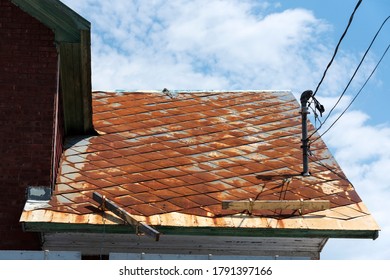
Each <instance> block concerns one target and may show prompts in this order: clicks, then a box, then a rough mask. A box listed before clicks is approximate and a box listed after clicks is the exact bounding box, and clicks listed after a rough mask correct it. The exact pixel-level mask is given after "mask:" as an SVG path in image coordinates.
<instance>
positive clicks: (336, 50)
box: [313, 0, 362, 97]
mask: <svg viewBox="0 0 390 280" xmlns="http://www.w3.org/2000/svg"><path fill="white" fill-rule="evenodd" d="M361 3H362V0H359V1H358V3H357V4H356V6H355V9H354V10H353V12H352V14H351V16H350V18H349V21H348V24H347V27H346V28H345V30H344V32H343V34H342V35H341V37H340V39H339V41H338V43H337V45H336V48H335V50H334V52H333V56H332V58H331V60H330V61H329V63H328V65H327V66H326V68H325V71H324V73H323V74H322V78H321V80H320V82H319V83H318V85H317V87H316V89H315V91H314V93H313V97H314V96H315V95H316V94H317V91H318V89H319V88H320V86H321V84H322V82H323V81H324V79H325V76H326V74H327V72H328V70H329V68H330V66H331V65H332V63H333V60H334V59H335V57H336V54H337V52H338V49H339V47H340V44H341V42H342V41H343V39H344V37H345V35H346V34H347V32H348V29H349V27H350V25H351V23H352V21H353V17H354V15H355V12H356V11H357V9H358V8H359V6H360V4H361Z"/></svg>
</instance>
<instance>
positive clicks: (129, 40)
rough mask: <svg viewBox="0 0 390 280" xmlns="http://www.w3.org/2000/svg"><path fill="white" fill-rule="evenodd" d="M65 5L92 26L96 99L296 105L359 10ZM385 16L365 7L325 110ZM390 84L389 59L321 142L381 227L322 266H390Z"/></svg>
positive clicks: (287, 1) (244, 1)
mask: <svg viewBox="0 0 390 280" xmlns="http://www.w3.org/2000/svg"><path fill="white" fill-rule="evenodd" d="M63 2H64V3H65V4H67V5H68V6H69V7H71V8H72V9H73V10H75V11H76V12H78V13H79V14H80V15H82V16H83V17H85V18H86V19H88V20H89V21H91V23H92V53H93V54H92V67H93V69H92V71H93V89H94V90H116V89H124V90H140V89H160V90H162V89H163V88H168V89H189V90H191V89H192V90H198V89H217V90H228V89H243V90H249V89H258V90H261V89H275V90H284V89H288V90H291V91H292V92H293V93H294V94H295V96H296V97H299V96H300V94H301V92H303V91H304V90H306V89H312V90H314V89H315V87H316V85H317V83H318V82H319V80H320V78H321V75H322V73H323V71H324V70H325V67H326V65H327V64H328V62H329V60H330V58H331V56H332V54H333V50H334V48H335V46H336V44H337V42H338V40H339V38H340V36H341V34H342V32H343V31H344V28H345V27H346V25H347V22H348V19H349V16H350V14H351V13H352V11H353V9H354V7H355V5H356V3H357V2H358V1H357V0H343V1H339V0H327V1H319V0H318V1H310V0H294V1H292V0H284V1H262V0H224V1H217V0H211V1H206V0H197V1H196V0H194V1H184V0H172V1H163V0H153V1H128V0H111V1H99V0H83V1H79V0H63ZM389 15H390V1H388V0H365V1H363V2H362V4H361V5H360V7H359V9H358V10H357V12H356V14H355V18H354V21H353V23H352V25H351V27H350V29H349V31H348V34H347V35H346V37H345V38H344V40H343V42H342V44H341V46H340V49H339V52H338V55H337V56H336V59H335V61H334V63H333V64H332V67H331V68H330V70H329V72H328V74H327V76H326V78H325V80H324V82H323V84H322V86H321V87H320V89H319V91H318V94H317V95H316V97H317V99H318V100H319V101H320V102H321V103H323V104H324V105H325V108H326V109H327V111H329V109H330V108H331V107H332V106H333V104H334V103H335V101H336V100H337V98H338V97H339V96H340V94H341V92H342V91H343V89H344V87H345V86H346V84H347V82H348V80H349V79H350V77H351V75H352V73H353V71H354V70H355V68H356V67H357V65H358V63H359V61H360V59H361V57H362V55H363V53H364V52H365V50H366V48H367V47H368V45H369V44H370V41H371V39H372V38H373V36H374V35H375V33H376V31H377V30H378V28H379V27H380V25H381V24H382V22H383V21H384V20H385V18H386V17H388V16H389ZM389 35H390V20H389V22H388V23H387V24H386V25H385V26H384V28H383V30H382V32H381V33H380V34H379V36H378V38H377V41H376V42H375V43H374V45H373V47H372V49H371V51H370V53H369V54H368V56H367V59H366V60H365V61H364V63H363V64H362V67H361V69H360V71H359V72H358V74H357V75H356V77H355V78H354V80H353V81H352V83H351V86H350V87H349V89H348V90H347V91H346V94H345V96H344V98H343V99H342V101H341V102H340V106H338V107H337V108H336V110H335V111H334V113H333V114H332V116H331V117H330V118H329V121H328V122H327V125H328V124H331V123H332V121H333V120H334V119H335V117H337V116H338V115H339V114H340V112H341V111H342V110H343V108H344V107H345V106H346V105H347V104H348V103H349V102H350V100H351V99H352V98H353V96H354V95H355V94H356V93H357V91H358V90H359V89H360V87H361V85H362V84H363V83H364V82H365V80H366V78H367V77H368V75H369V74H370V72H371V71H372V69H373V68H374V67H375V65H376V63H377V61H378V60H379V58H380V57H381V55H382V53H383V52H384V50H385V49H386V47H387V46H388V44H389V43H390V41H389V38H390V36H389ZM389 52H390V51H389ZM389 77H390V53H389V54H387V55H386V56H385V58H384V59H383V61H382V63H381V65H380V66H379V67H378V69H377V71H376V73H375V75H374V76H373V77H372V78H371V79H370V81H369V82H368V84H367V86H366V87H365V89H364V90H363V91H362V93H361V94H360V96H359V98H358V99H357V100H356V101H355V102H354V103H353V106H352V107H351V108H350V109H349V110H348V111H347V113H346V114H344V115H343V117H342V118H341V119H340V120H339V121H338V122H337V123H336V125H335V126H334V127H333V128H332V129H331V130H330V131H329V132H328V133H327V134H326V135H325V136H324V140H325V142H326V143H327V145H328V147H329V148H330V149H331V151H332V153H333V155H334V156H335V158H336V160H337V161H338V162H339V164H340V165H341V167H342V169H343V170H344V171H345V173H346V174H347V176H348V178H349V179H350V180H351V181H352V183H353V184H354V186H355V188H356V189H357V192H358V193H359V194H360V196H361V198H362V199H363V201H364V202H365V204H366V205H367V206H368V208H369V210H370V211H371V212H372V214H373V215H374V217H375V218H376V220H377V222H378V223H379V225H380V226H381V229H382V231H381V232H380V237H379V238H378V239H377V240H376V241H372V240H330V241H329V242H328V244H327V245H326V246H325V249H324V251H323V253H322V258H323V259H390V219H389V218H388V213H390V204H389V203H388V201H389V199H390V114H389V109H388V106H389V104H390V81H389ZM343 106H344V107H343ZM324 128H326V125H325V126H324Z"/></svg>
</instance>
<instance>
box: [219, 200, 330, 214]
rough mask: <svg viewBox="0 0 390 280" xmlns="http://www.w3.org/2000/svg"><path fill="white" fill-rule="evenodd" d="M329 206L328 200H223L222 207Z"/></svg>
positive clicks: (326, 207)
mask: <svg viewBox="0 0 390 280" xmlns="http://www.w3.org/2000/svg"><path fill="white" fill-rule="evenodd" d="M329 208H330V201H329V200H238V201H237V200H225V201H222V209H229V210H238V211H243V210H248V211H249V212H250V213H251V212H252V210H277V209H285V210H303V209H310V210H318V211H320V210H326V209H329Z"/></svg>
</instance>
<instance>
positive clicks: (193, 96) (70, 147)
mask: <svg viewBox="0 0 390 280" xmlns="http://www.w3.org/2000/svg"><path fill="white" fill-rule="evenodd" d="M93 109H94V115H93V119H94V127H95V129H96V130H97V131H98V132H99V134H100V135H98V136H92V137H88V138H69V139H68V140H67V149H66V150H65V152H64V154H63V156H62V161H61V166H60V170H59V174H58V181H57V185H56V189H55V191H54V195H53V196H52V199H51V201H50V202H49V204H50V206H49V207H47V206H46V207H43V208H42V209H40V210H33V211H24V213H23V215H22V218H21V221H22V222H27V223H28V222H32V221H34V222H44V223H47V222H49V223H50V222H52V223H61V222H66V221H65V218H64V217H68V218H69V217H70V216H72V217H73V219H74V221H75V222H74V223H76V224H77V223H80V224H82V223H94V224H97V225H98V224H101V223H102V220H101V219H98V218H96V215H97V213H98V212H99V211H98V206H99V205H98V204H97V203H96V202H95V201H94V200H93V199H92V194H93V192H99V193H100V194H101V195H104V196H106V197H107V198H108V199H110V200H111V201H113V202H115V204H117V205H119V206H120V207H121V208H122V209H125V210H126V211H127V212H128V213H129V214H131V215H134V217H137V219H140V220H141V221H147V222H148V224H150V225H153V226H169V227H176V226H177V227H197V226H203V227H217V228H218V227H235V228H236V227H245V225H246V226H247V227H250V228H274V229H276V228H280V229H297V228H299V229H305V230H306V229H308V230H311V229H312V230H317V229H325V230H341V231H342V230H364V231H367V236H364V237H375V236H376V235H377V231H378V230H379V228H378V226H377V225H376V223H375V221H374V220H373V218H372V217H371V215H370V213H369V212H368V211H367V209H366V208H365V206H364V204H363V203H362V201H361V199H360V197H359V196H358V194H357V193H356V191H355V189H354V187H353V186H352V184H351V183H350V182H349V181H348V180H347V179H346V177H345V175H344V174H343V172H342V170H341V169H340V167H339V166H338V164H337V163H336V161H335V160H334V158H333V157H332V155H331V154H330V153H329V151H328V149H327V147H326V146H325V144H324V143H323V142H322V140H318V141H315V142H314V143H313V145H312V147H311V151H312V152H313V154H314V155H315V157H313V158H312V161H311V162H310V172H311V176H301V172H302V150H301V148H300V147H301V116H300V114H299V104H298V102H297V101H296V99H295V98H294V96H293V95H292V94H291V93H290V92H287V91H235V92H215V91H211V92H175V95H174V96H173V95H168V94H164V93H161V92H157V91H156V92H120V93H113V92H95V93H93ZM309 128H310V131H314V128H313V127H312V126H309ZM313 199H314V200H328V201H329V202H330V209H328V210H321V211H318V210H310V209H300V210H299V211H297V210H296V209H295V210H294V209H276V210H275V209H274V210H267V209H259V210H256V209H253V210H252V211H250V213H248V210H243V211H238V210H232V209H223V207H222V202H223V201H227V200H228V201H242V200H254V201H257V200H273V201H281V200H304V201H305V200H313ZM34 211H35V215H34ZM237 215H240V217H242V216H243V215H244V216H247V217H251V221H245V222H243V223H236V222H233V223H232V222H229V221H228V219H229V217H232V216H237ZM32 216H33V218H32ZM87 217H88V218H87ZM77 221H79V222H77ZM351 221H353V222H351ZM113 223H114V224H115V223H117V221H114V222H113Z"/></svg>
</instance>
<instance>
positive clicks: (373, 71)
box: [311, 44, 390, 143]
mask: <svg viewBox="0 0 390 280" xmlns="http://www.w3.org/2000/svg"><path fill="white" fill-rule="evenodd" d="M389 48H390V44H389V45H388V46H387V48H386V50H385V51H384V53H383V55H382V57H381V58H380V60H379V61H378V63H377V64H376V66H375V68H374V69H373V70H372V71H371V74H370V75H369V76H368V78H367V79H366V81H365V82H364V84H363V85H362V87H361V88H360V90H359V91H358V93H357V94H356V95H355V97H354V98H353V99H352V100H351V102H350V103H349V104H348V106H347V107H346V108H345V109H344V111H343V112H342V113H341V114H340V115H339V116H338V117H337V119H336V120H335V121H334V122H333V123H332V124H331V125H330V126H329V127H328V128H327V129H326V130H325V131H324V132H323V133H322V134H321V135H320V136H319V137H322V136H324V135H325V134H326V133H327V132H328V131H329V130H330V129H331V128H332V127H333V126H334V125H335V124H336V122H337V121H338V120H339V119H340V118H341V117H342V116H343V115H344V114H345V112H346V111H347V110H348V109H349V107H351V105H352V103H353V102H354V101H355V100H356V98H357V97H358V96H359V94H360V93H361V92H362V90H363V89H364V87H365V86H366V84H367V83H368V81H369V80H370V79H371V77H372V75H374V73H375V71H376V69H377V68H378V66H379V64H380V63H381V62H382V59H383V58H384V57H385V55H386V53H387V51H388V50H389ZM317 139H318V138H317ZM317 139H315V140H313V141H312V142H311V143H313V142H314V141H316V140H317Z"/></svg>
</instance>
